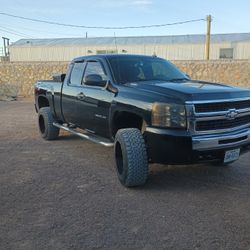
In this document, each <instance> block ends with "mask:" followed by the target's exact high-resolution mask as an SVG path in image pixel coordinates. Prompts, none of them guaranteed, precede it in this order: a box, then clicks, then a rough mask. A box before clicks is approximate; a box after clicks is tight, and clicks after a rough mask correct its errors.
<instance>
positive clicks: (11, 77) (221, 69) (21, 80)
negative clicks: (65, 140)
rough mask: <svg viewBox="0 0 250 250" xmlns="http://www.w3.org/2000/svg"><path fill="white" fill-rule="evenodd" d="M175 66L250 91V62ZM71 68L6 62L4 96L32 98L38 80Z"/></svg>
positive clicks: (0, 77)
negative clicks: (12, 94) (16, 95)
mask: <svg viewBox="0 0 250 250" xmlns="http://www.w3.org/2000/svg"><path fill="white" fill-rule="evenodd" d="M174 63H175V64H176V65H177V66H178V67H179V68H180V69H181V70H183V71H184V72H186V73H187V74H188V75H190V76H191V77H192V78H193V79H199V80H208V81H213V82H221V83H227V84H231V85H235V86H244V87H248V88H250V60H234V61H230V60H216V61H174ZM67 67H68V63H66V62H30V63H27V62H23V63H21V62H20V63H11V62H2V63H0V96H1V95H5V94H6V92H8V95H10V92H11V91H12V90H13V91H12V92H13V93H14V92H15V93H16V92H18V95H19V96H24V97H31V96H32V95H33V85H34V83H35V82H36V81H37V80H39V79H44V80H45V79H51V76H52V75H53V74H55V73H65V72H66V70H67ZM8 86H9V88H8ZM10 90H11V91H10ZM6 95H7V94H6Z"/></svg>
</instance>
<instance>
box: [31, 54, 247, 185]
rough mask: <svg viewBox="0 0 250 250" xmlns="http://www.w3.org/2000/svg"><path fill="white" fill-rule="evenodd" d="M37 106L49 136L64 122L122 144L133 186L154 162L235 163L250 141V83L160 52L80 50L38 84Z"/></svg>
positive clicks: (120, 170) (125, 179) (125, 174)
mask: <svg viewBox="0 0 250 250" xmlns="http://www.w3.org/2000/svg"><path fill="white" fill-rule="evenodd" d="M35 108H36V111H37V112H38V127H39V131H40V133H41V136H42V137H43V138H44V139H46V140H53V139H56V138H57V136H58V135H59V130H60V129H64V130H67V131H69V132H71V133H74V134H76V135H78V136H80V137H83V138H86V139H89V140H91V141H94V142H97V143H99V144H101V145H104V146H110V147H111V146H112V147H114V155H115V160H116V161H115V162H116V170H117V175H118V178H119V180H120V182H121V183H122V184H123V185H124V186H127V187H130V186H138V185H143V184H144V183H145V182H146V180H147V176H148V164H149V163H163V164H192V163H197V162H214V163H217V164H228V163H231V162H233V161H235V160H237V159H238V158H239V156H240V155H241V154H243V153H245V152H247V151H248V150H249V148H250V90H249V89H243V88H238V87H232V86H227V85H223V84H218V83H211V82H204V81H194V80H191V79H190V77H189V76H187V75H186V74H184V73H183V72H181V71H180V70H179V69H177V67H176V66H174V65H173V64H172V63H170V62H168V61H166V60H164V59H161V58H157V57H155V56H142V55H127V54H123V55H119V54H112V55H93V56H84V57H78V58H76V59H74V60H73V61H72V62H71V63H70V65H69V68H68V72H67V74H66V75H65V74H60V75H56V76H54V79H53V81H38V82H37V83H36V84H35ZM93 154H94V152H93Z"/></svg>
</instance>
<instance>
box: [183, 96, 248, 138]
mask: <svg viewBox="0 0 250 250" xmlns="http://www.w3.org/2000/svg"><path fill="white" fill-rule="evenodd" d="M186 110H187V114H188V118H187V120H188V129H189V131H190V132H192V133H194V134H208V133H222V132H229V131H234V130H237V129H241V128H247V127H250V97H249V98H239V99H234V100H230V99H227V100H215V101H210V100H209V101H193V102H186Z"/></svg>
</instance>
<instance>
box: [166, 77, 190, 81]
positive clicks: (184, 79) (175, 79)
mask: <svg viewBox="0 0 250 250" xmlns="http://www.w3.org/2000/svg"><path fill="white" fill-rule="evenodd" d="M189 80H190V79H188V78H184V77H183V78H172V79H169V80H168V81H170V82H179V81H189Z"/></svg>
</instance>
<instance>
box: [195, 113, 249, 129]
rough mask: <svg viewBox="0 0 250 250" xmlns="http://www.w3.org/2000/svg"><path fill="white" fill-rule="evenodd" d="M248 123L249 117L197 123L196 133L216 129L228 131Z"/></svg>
mask: <svg viewBox="0 0 250 250" xmlns="http://www.w3.org/2000/svg"><path fill="white" fill-rule="evenodd" d="M248 123H250V115H246V116H242V117H238V118H235V119H233V120H228V119H220V120H209V121H206V120H205V121H197V122H196V131H204V130H217V129H228V128H234V127H239V126H242V125H245V124H248Z"/></svg>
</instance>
